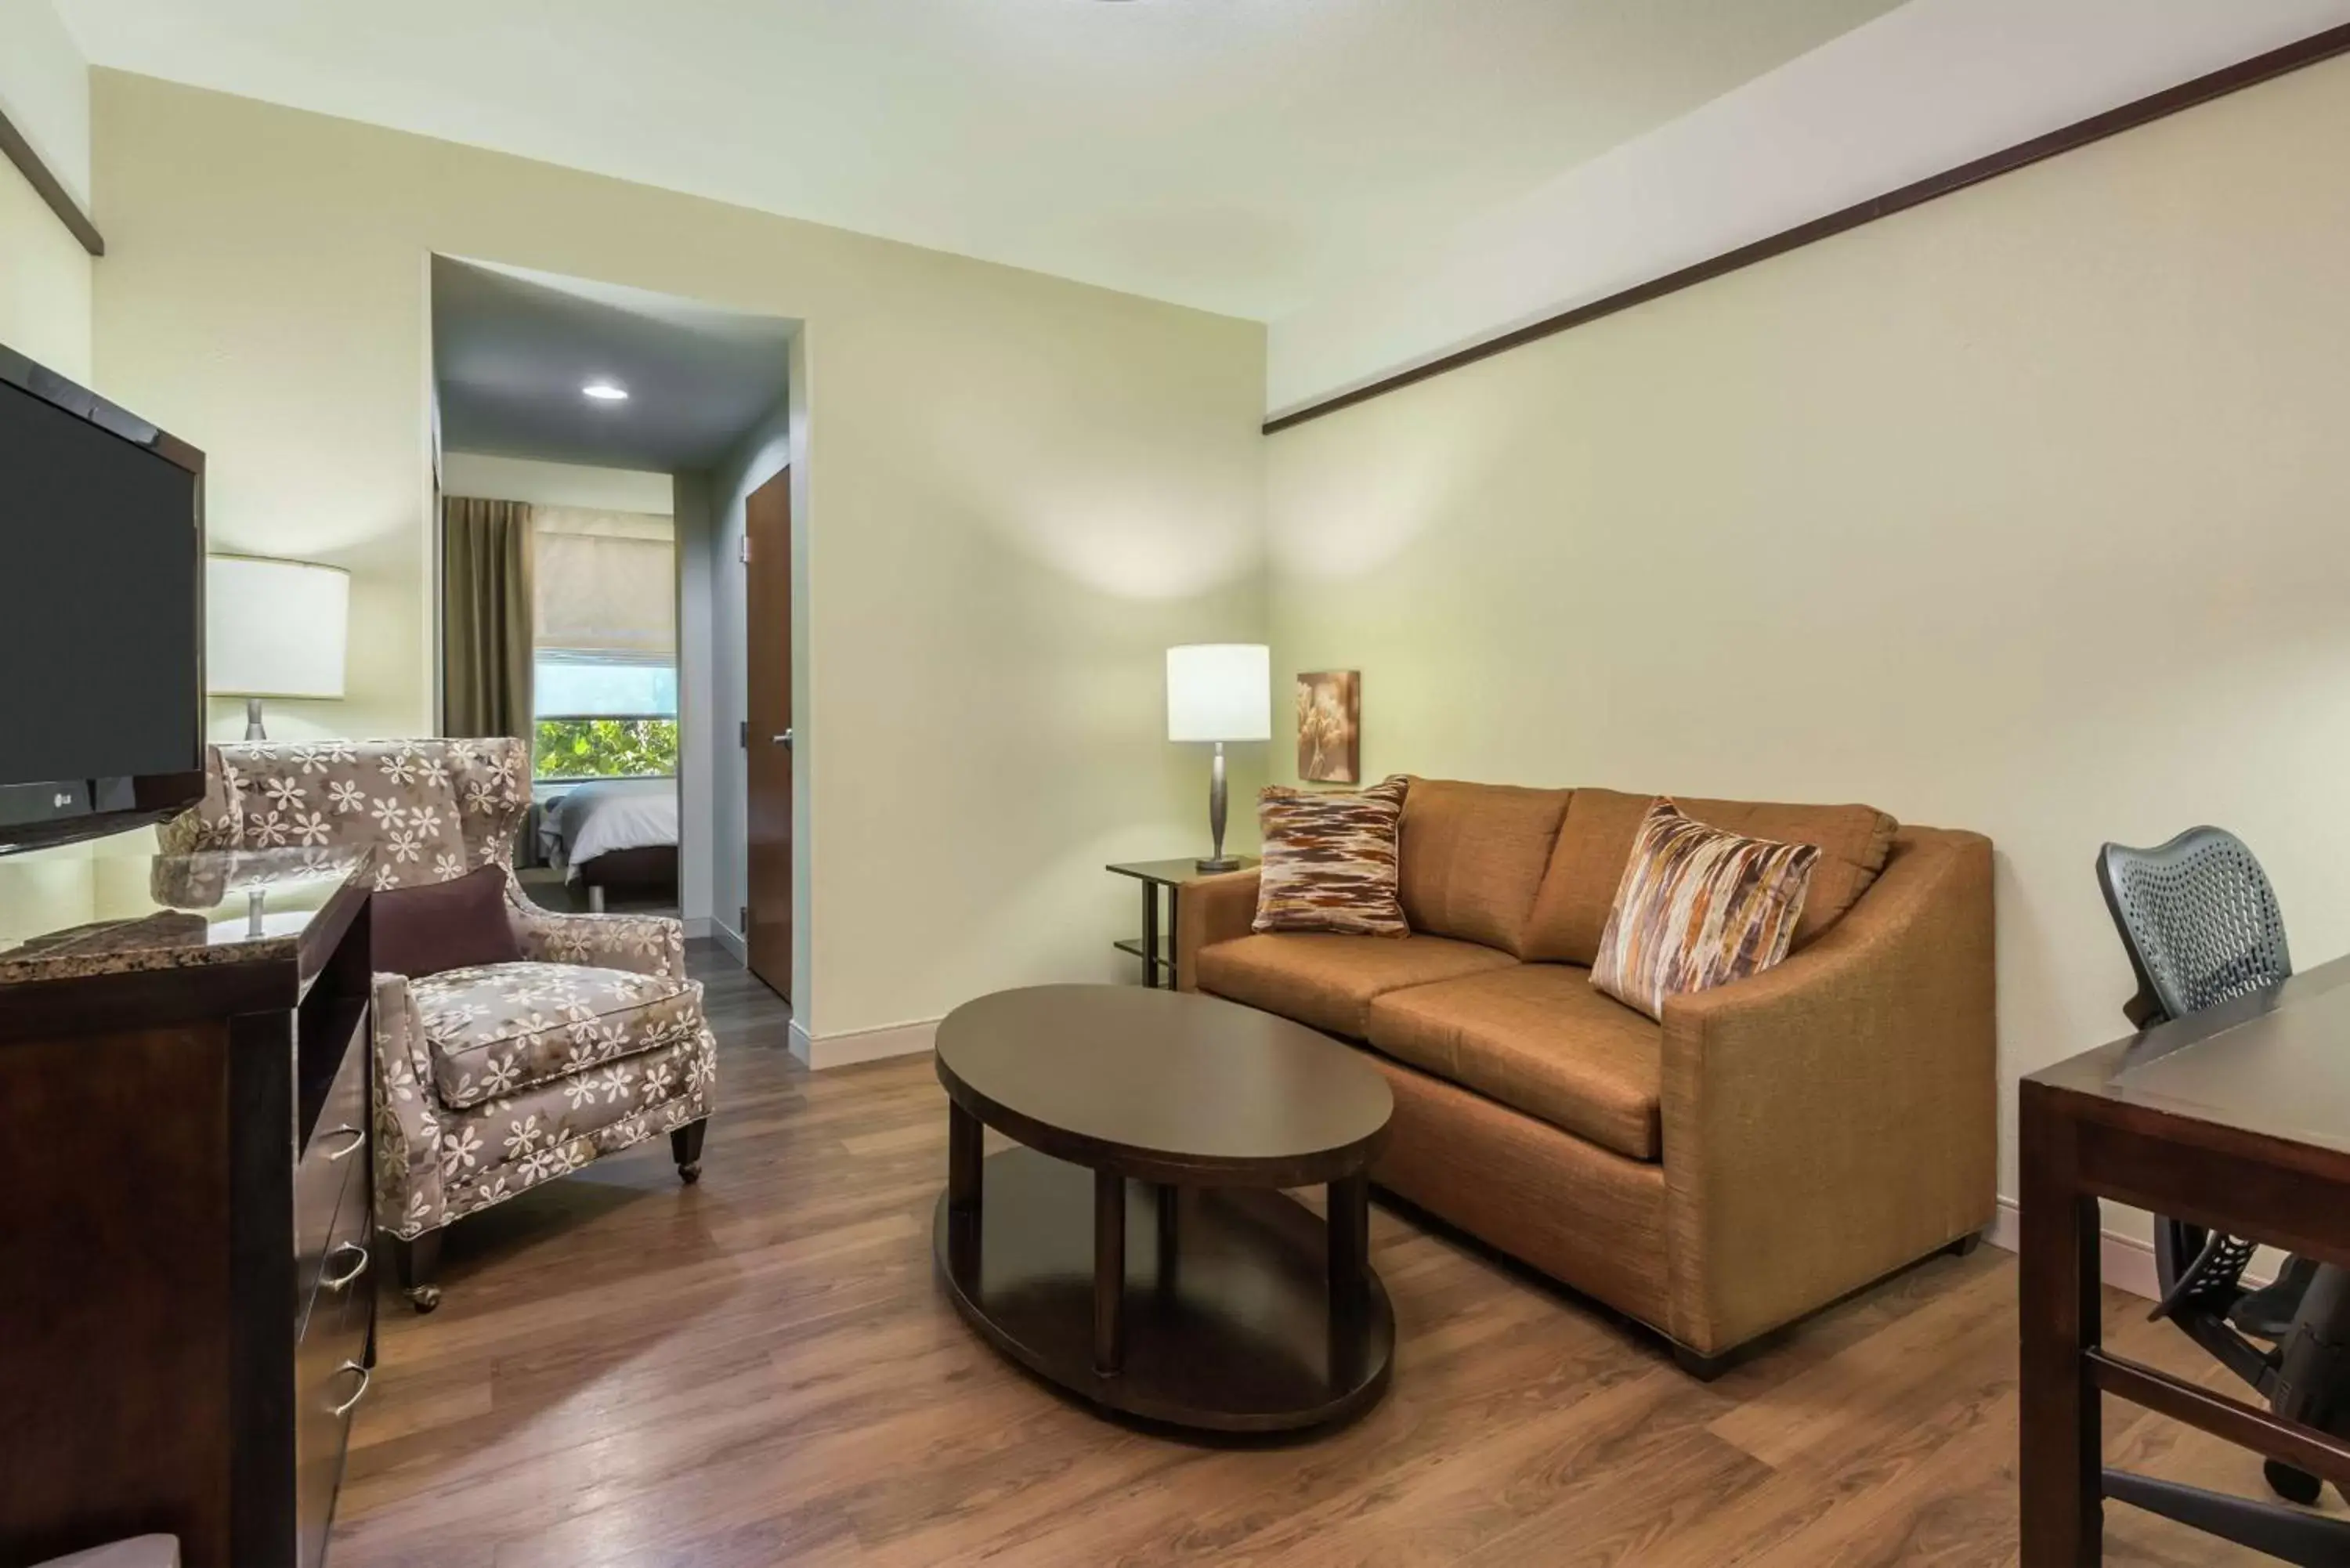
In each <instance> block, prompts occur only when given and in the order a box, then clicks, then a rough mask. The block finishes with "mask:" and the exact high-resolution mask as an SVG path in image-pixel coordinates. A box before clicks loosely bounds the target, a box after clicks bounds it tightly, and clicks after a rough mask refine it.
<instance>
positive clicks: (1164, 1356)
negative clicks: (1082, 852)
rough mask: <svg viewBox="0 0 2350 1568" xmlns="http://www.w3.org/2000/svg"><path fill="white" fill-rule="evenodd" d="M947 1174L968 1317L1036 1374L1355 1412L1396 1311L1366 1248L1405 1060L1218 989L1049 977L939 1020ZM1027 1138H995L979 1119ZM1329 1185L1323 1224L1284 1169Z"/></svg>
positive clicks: (1268, 1410)
mask: <svg viewBox="0 0 2350 1568" xmlns="http://www.w3.org/2000/svg"><path fill="white" fill-rule="evenodd" d="M938 1071H939V1081H940V1082H941V1084H944V1085H946V1091H947V1097H948V1112H947V1116H948V1121H947V1132H948V1139H947V1145H948V1152H947V1189H946V1191H945V1192H943V1193H941V1195H940V1198H939V1206H938V1215H937V1220H936V1223H935V1225H934V1227H933V1232H932V1244H933V1246H934V1248H935V1250H936V1251H937V1254H938V1264H939V1274H940V1278H941V1280H942V1281H944V1282H945V1284H946V1286H947V1289H948V1291H949V1292H950V1293H951V1294H952V1295H953V1297H954V1303H955V1306H956V1308H957V1309H958V1310H959V1311H960V1312H961V1313H962V1315H963V1317H964V1318H965V1319H966V1320H967V1321H968V1322H969V1323H970V1324H972V1327H974V1328H976V1329H977V1330H978V1331H979V1332H980V1334H982V1335H983V1336H984V1337H985V1338H986V1339H987V1340H988V1342H989V1343H990V1344H992V1345H994V1346H995V1347H996V1348H997V1349H998V1350H1000V1351H1002V1352H1003V1354H1004V1355H1008V1356H1010V1357H1011V1358H1012V1359H1013V1360H1014V1361H1016V1362H1018V1363H1019V1364H1020V1365H1021V1366H1024V1367H1026V1368H1027V1369H1028V1370H1029V1371H1031V1372H1033V1373H1035V1375H1036V1376H1040V1377H1044V1378H1045V1379H1048V1380H1049V1381H1051V1382H1053V1383H1055V1384H1058V1385H1059V1386H1062V1387H1063V1388H1066V1389H1069V1390H1071V1391H1072V1392H1074V1393H1076V1394H1078V1395H1080V1396H1082V1397H1085V1398H1087V1399H1089V1400H1091V1401H1093V1402H1094V1403H1095V1404H1097V1405H1099V1406H1102V1407H1107V1409H1110V1410H1114V1411H1119V1412H1123V1413H1125V1414H1127V1415H1130V1416H1135V1417H1142V1418H1144V1419H1146V1420H1151V1421H1160V1422H1166V1423H1169V1424H1171V1425H1175V1426H1180V1427H1191V1428H1205V1429H1209V1430H1214V1431H1225V1432H1273V1431H1284V1430H1289V1429H1293V1428H1303V1427H1313V1426H1319V1425H1322V1424H1324V1423H1326V1422H1333V1421H1337V1420H1340V1419H1342V1418H1344V1417H1349V1416H1353V1415H1356V1414H1358V1413H1359V1412H1361V1411H1363V1410H1365V1409H1367V1408H1368V1407H1370V1406H1371V1405H1372V1404H1373V1403H1374V1402H1375V1401H1377V1400H1378V1397H1379V1394H1380V1392H1381V1391H1382V1390H1384V1389H1385V1388H1386V1386H1387V1381H1388V1369H1389V1366H1390V1365H1391V1363H1392V1361H1393V1358H1394V1350H1395V1318H1394V1314H1393V1313H1392V1311H1391V1310H1390V1308H1389V1307H1388V1296H1387V1291H1386V1289H1385V1287H1383V1286H1382V1285H1381V1284H1380V1283H1379V1281H1378V1275H1377V1274H1376V1273H1374V1272H1372V1270H1371V1267H1370V1259H1369V1206H1368V1199H1369V1191H1370V1178H1369V1176H1368V1174H1367V1171H1368V1168H1369V1165H1370V1160H1371V1156H1372V1155H1373V1154H1374V1153H1376V1152H1377V1151H1378V1147H1379V1146H1380V1144H1381V1143H1382V1142H1384V1141H1385V1139H1386V1137H1387V1130H1388V1116H1390V1115H1391V1114H1392V1112H1393V1111H1394V1108H1395V1102H1394V1099H1393V1097H1392V1096H1390V1095H1389V1094H1388V1085H1387V1080H1386V1079H1384V1078H1383V1077H1381V1076H1380V1075H1379V1073H1378V1069H1376V1068H1374V1067H1372V1066H1371V1065H1370V1064H1368V1063H1367V1062H1365V1061H1363V1060H1362V1059H1361V1058H1359V1057H1358V1056H1357V1055H1356V1054H1355V1053H1354V1052H1353V1051H1351V1050H1349V1049H1347V1047H1346V1046H1344V1045H1341V1044H1338V1043H1337V1042H1336V1041H1335V1040H1331V1039H1329V1038H1327V1037H1326V1036H1325V1035H1322V1034H1318V1033H1315V1032H1314V1031H1313V1030H1311V1029H1307V1028H1305V1026H1303V1025H1302V1024H1296V1023H1290V1022H1288V1021H1287V1020H1285V1019H1281V1018H1276V1017H1274V1016H1273V1015H1272V1014H1271V1013H1266V1012H1257V1011H1256V1010H1255V1009H1253V1008H1248V1007H1242V1006H1238V1005H1236V1004H1235V1003H1232V1002H1222V1001H1219V1000H1217V999H1216V998H1214V997H1209V996H1200V995H1196V994H1191V993H1184V992H1168V991H1151V990H1146V989H1144V988H1143V987H1140V986H1119V985H1045V986H1035V987H1032V988H1030V989H1027V990H1024V991H1007V992H999V993H997V994H996V995H993V996H985V997H982V998H980V999H979V1000H978V1001H976V1002H969V1003H966V1004H965V1005H963V1006H962V1007H959V1008H957V1009H955V1011H954V1012H951V1013H950V1014H949V1015H948V1016H947V1018H946V1021H945V1022H944V1023H941V1024H940V1025H939V1033H938ZM983 1126H984V1127H994V1128H996V1129H997V1130H998V1131H1000V1132H1003V1133H1006V1134H1008V1135H1010V1136H1011V1137H1013V1138H1014V1139H1016V1140H1018V1142H1019V1143H1020V1144H1021V1145H1023V1146H1024V1147H1017V1148H1009V1149H1005V1150H1004V1151H1003V1152H1002V1153H1000V1154H996V1155H994V1156H993V1157H989V1158H982V1146H981V1139H982V1134H981V1128H982V1127H983ZM1320 1184H1327V1186H1328V1189H1329V1202H1328V1215H1327V1219H1326V1220H1321V1219H1316V1218H1315V1215H1314V1213H1313V1211H1312V1210H1309V1209H1307V1208H1306V1207H1305V1205H1304V1204H1302V1203H1299V1202H1298V1201H1297V1200H1296V1199H1293V1198H1291V1197H1289V1196H1288V1195H1287V1194H1285V1193H1284V1192H1283V1191H1282V1190H1281V1189H1283V1188H1297V1187H1309V1186H1315V1185H1320Z"/></svg>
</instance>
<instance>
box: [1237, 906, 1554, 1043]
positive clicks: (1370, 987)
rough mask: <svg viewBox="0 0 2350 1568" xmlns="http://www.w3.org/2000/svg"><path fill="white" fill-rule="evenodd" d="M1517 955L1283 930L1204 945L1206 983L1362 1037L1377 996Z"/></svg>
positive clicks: (1495, 965) (1443, 943) (1424, 941)
mask: <svg viewBox="0 0 2350 1568" xmlns="http://www.w3.org/2000/svg"><path fill="white" fill-rule="evenodd" d="M1515 962H1516V961H1515V960H1513V959H1512V958H1511V957H1510V955H1509V954H1507V953H1499V952H1495V951H1494V950H1492V948H1482V947H1479V946H1478V945H1477V944H1476V943H1474V942H1456V941H1453V940H1451V939H1450V938H1446V937H1421V936H1410V937H1357V936H1339V935H1336V934H1335V933H1332V932H1326V931H1279V932H1271V933H1263V934H1260V935H1257V936H1253V937H1242V938H1240V939H1239V940H1236V941H1229V942H1218V943H1216V944H1214V945H1213V946H1212V947H1206V948H1202V949H1201V950H1200V987H1201V990H1203V991H1210V992H1214V993H1215V994H1216V995H1218V996H1222V997H1227V998H1229V999H1230V1000H1232V1001H1233V1002H1246V1003H1248V1004H1249V1005H1250V1006H1251V1007H1262V1008H1263V1009H1264V1010H1265V1011H1266V1012H1278V1013H1280V1014H1281V1015H1282V1016H1283V1017H1284V1018H1295V1019H1296V1020H1297V1021H1298V1022H1299V1023H1310V1024H1312V1025H1313V1026H1314V1027H1315V1028H1316V1029H1326V1030H1328V1031H1329V1032H1330V1033H1333V1034H1343V1035H1346V1036H1347V1037H1348V1038H1350V1039H1355V1040H1360V1039H1362V1038H1364V1023H1365V1020H1366V1019H1367V1017H1368V1015H1369V1013H1370V1009H1371V1001H1372V999H1373V998H1375V997H1377V996H1379V995H1381V994H1382V993H1384V992H1390V991H1395V990H1398V989H1399V988H1401V987H1403V986H1407V985H1426V984H1428V983H1429V982H1430V981H1439V980H1453V979H1457V978H1458V977H1460V976H1461V975H1464V974H1476V973H1479V972H1480V971H1484V970H1492V969H1509V968H1512V967H1513V965H1514V964H1515Z"/></svg>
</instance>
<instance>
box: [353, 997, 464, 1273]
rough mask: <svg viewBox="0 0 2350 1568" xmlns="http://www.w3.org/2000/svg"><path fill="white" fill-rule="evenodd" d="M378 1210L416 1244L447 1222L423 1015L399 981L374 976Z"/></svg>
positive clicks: (437, 1104) (436, 1101) (386, 1223)
mask: <svg viewBox="0 0 2350 1568" xmlns="http://www.w3.org/2000/svg"><path fill="white" fill-rule="evenodd" d="M374 997H375V1033H374V1038H373V1039H372V1040H371V1041H369V1047H370V1054H371V1056H372V1061H371V1063H370V1066H371V1068H372V1069H373V1071H374V1073H375V1213H376V1220H377V1222H378V1223H379V1224H380V1225H382V1226H383V1228H384V1229H385V1230H387V1231H390V1232H391V1233H392V1234H394V1235H395V1236H400V1237H402V1238H404V1239H406V1240H409V1241H413V1240H415V1239H416V1237H417V1236H419V1235H421V1233H423V1232H424V1231H432V1230H437V1229H439V1228H440V1227H441V1226H442V1225H443V1224H445V1223H446V1222H447V1220H448V1201H447V1199H446V1198H445V1197H444V1196H443V1193H442V1183H441V1123H442V1107H441V1100H440V1096H439V1095H438V1094H437V1093H435V1091H434V1089H433V1087H432V1054H431V1053H430V1051H429V1050H428V1049H427V1047H426V1045H425V1044H424V1017H423V1013H422V1012H421V1010H420V1009H419V1008H418V1007H417V1005H416V993H415V992H413V991H411V990H410V989H409V985H408V981H407V979H406V978H405V977H404V976H401V975H397V974H380V975H377V976H376V977H375V984H374Z"/></svg>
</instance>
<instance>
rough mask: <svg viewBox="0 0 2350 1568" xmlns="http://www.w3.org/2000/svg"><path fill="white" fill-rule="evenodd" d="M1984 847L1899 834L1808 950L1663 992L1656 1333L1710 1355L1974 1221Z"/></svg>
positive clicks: (1986, 1047)
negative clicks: (1666, 1319) (1704, 984)
mask: <svg viewBox="0 0 2350 1568" xmlns="http://www.w3.org/2000/svg"><path fill="white" fill-rule="evenodd" d="M1995 989H1996V978H1995V972H1994V968H1993V954H1992V925H1991V841H1990V840H1989V839H1987V838H1983V837H1981V836H1979V835H1976V834H1971V833H1955V832H1945V831H1941V830H1938V829H1932V828H1913V829H1905V830H1903V832H1902V833H1901V834H1900V835H1899V836H1898V837H1897V838H1896V839H1895V841H1894V847H1893V854H1892V856H1891V857H1890V858H1889V859H1888V860H1887V863H1886V867H1885V870H1884V872H1883V874H1882V875H1881V876H1879V877H1877V881H1876V883H1875V884H1874V885H1873V886H1872V887H1871V888H1869V890H1868V892H1867V893H1866V895H1864V896H1863V897H1862V898H1861V900H1860V902H1859V903H1857V904H1856V905H1855V906H1854V907H1853V909H1852V910H1851V911H1850V912H1849V913H1847V914H1846V916H1845V917H1844V918H1843V919H1841V920H1839V921H1837V922H1836V923H1835V925H1834V926H1832V927H1830V928H1829V929H1827V930H1826V931H1825V933H1823V934H1822V935H1821V937H1820V938H1819V940H1816V941H1814V943H1813V944H1812V945H1811V946H1810V947H1808V948H1806V949H1804V950H1803V951H1801V952H1799V953H1796V954H1794V956H1792V957H1790V958H1789V959H1788V960H1787V961H1785V962H1783V963H1782V964H1780V965H1778V966H1777V967H1775V968H1773V969H1771V970H1769V971H1765V972H1763V973H1762V974H1759V975H1756V976H1754V977H1752V979H1749V980H1744V981H1739V982H1737V983H1736V984H1732V985H1727V986H1721V987H1719V988H1717V989H1715V990H1712V991H1706V992H1696V993H1693V994H1690V995H1687V996H1679V997H1673V998H1670V999H1669V1000H1668V1001H1667V1002H1666V1004H1665V1016H1664V1059H1663V1083H1662V1106H1661V1111H1662V1120H1663V1130H1664V1165H1665V1184H1666V1202H1667V1213H1668V1218H1667V1225H1668V1231H1669V1254H1670V1260H1669V1266H1670V1270H1671V1282H1672V1291H1671V1296H1672V1323H1671V1325H1670V1326H1671V1329H1672V1333H1673V1336H1674V1337H1675V1338H1676V1339H1678V1340H1679V1341H1680V1342H1681V1343H1682V1344H1684V1345H1689V1346H1690V1347H1691V1348H1692V1349H1695V1350H1697V1351H1699V1352H1700V1353H1704V1354H1708V1355H1712V1354H1717V1353H1719V1352H1721V1351H1723V1350H1727V1349H1729V1348H1731V1347H1732V1346H1734V1345H1739V1344H1742V1343H1743V1342H1744V1341H1746V1340H1748V1339H1751V1338H1752V1337H1754V1336H1755V1335H1756V1334H1761V1333H1763V1332H1764V1331H1765V1330H1767V1329H1771V1328H1774V1327H1776V1326H1778V1325H1779V1324H1783V1323H1786V1322H1789V1321H1791V1320H1793V1319H1794V1318H1796V1317H1798V1316H1801V1315H1802V1314H1804V1313H1807V1312H1810V1311H1812V1310H1813V1309H1814V1308H1817V1307H1820V1306H1824V1305H1825V1304H1826V1303H1829V1302H1831V1301H1834V1300H1835V1299H1836V1298H1837V1297H1839V1296H1841V1295H1843V1294H1845V1293H1847V1292H1849V1291H1852V1290H1856V1289H1857V1288H1859V1287H1860V1286H1862V1285H1864V1284H1866V1283H1868V1282H1871V1281H1873V1280H1876V1279H1878V1278H1880V1277H1882V1276H1883V1275H1885V1274H1887V1273H1889V1272H1892V1271H1893V1270H1895V1269H1898V1268H1899V1267H1901V1266H1902V1265H1904V1264H1906V1263H1908V1262H1914V1261H1915V1260H1917V1259H1918V1258H1921V1257H1923V1256H1925V1255H1926V1254H1927V1253H1929V1252H1930V1251H1934V1250H1935V1249H1936V1248H1938V1247H1940V1246H1943V1245H1945V1244H1946V1243H1948V1242H1950V1241H1956V1240H1959V1239H1960V1238H1961V1237H1963V1236H1965V1235H1967V1234H1968V1233H1969V1232H1970V1231H1978V1230H1981V1228H1982V1227H1983V1226H1984V1225H1986V1224H1988V1223H1989V1222H1990V1220H1991V1216H1992V1210H1993V1208H1994V1205H1995V1204H1996V1202H1997V1196H1996V1194H1997V1181H1998V1147H1999V1105H1998V1033H1997V1025H1996V1021H1995V1011H1994V1003H1995Z"/></svg>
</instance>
